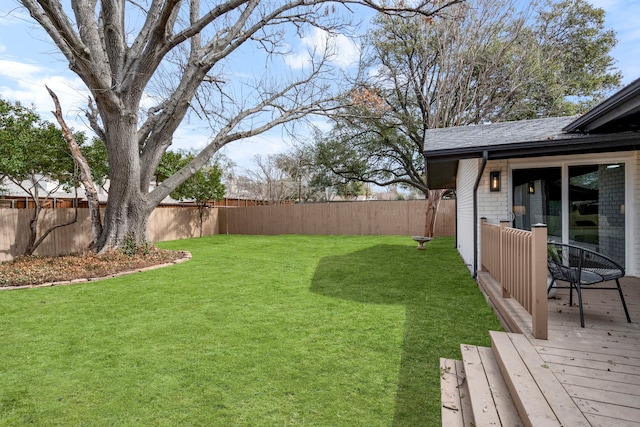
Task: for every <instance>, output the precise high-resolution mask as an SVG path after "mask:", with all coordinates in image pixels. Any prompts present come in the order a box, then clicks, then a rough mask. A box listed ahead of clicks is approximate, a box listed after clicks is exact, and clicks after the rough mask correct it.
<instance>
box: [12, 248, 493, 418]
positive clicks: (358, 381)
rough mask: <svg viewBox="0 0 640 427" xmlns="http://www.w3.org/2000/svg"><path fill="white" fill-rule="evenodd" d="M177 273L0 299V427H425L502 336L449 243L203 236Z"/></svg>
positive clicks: (17, 293)
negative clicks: (469, 349)
mask: <svg viewBox="0 0 640 427" xmlns="http://www.w3.org/2000/svg"><path fill="white" fill-rule="evenodd" d="M159 246H161V247H163V248H170V249H181V250H188V251H190V252H191V253H192V254H193V259H192V260H190V261H188V262H186V263H183V264H179V265H175V266H172V267H168V268H162V269H158V270H153V271H148V272H145V273H138V274H134V275H129V276H124V277H120V278H115V279H109V280H104V281H99V282H93V283H86V284H78V285H71V286H61V287H53V288H39V289H29V290H20V291H4V292H0V361H1V362H0V425H47V426H49V425H63V426H66V425H71V426H80V425H90V426H94V425H104V426H121V425H126V426H197V425H201V426H225V427H226V426H296V425H300V426H349V427H352V426H435V425H439V424H440V386H439V381H440V378H439V363H438V360H439V357H441V356H444V357H450V358H459V357H460V354H459V344H460V343H462V342H464V343H469V344H482V345H489V337H488V333H487V331H488V330H490V329H494V330H495V329H499V324H498V322H497V320H496V318H495V317H494V316H493V314H492V312H491V310H490V309H489V307H488V306H487V304H486V302H485V301H484V298H483V297H482V295H481V294H480V292H479V290H478V288H477V286H476V285H475V283H474V281H473V280H472V278H471V277H470V275H469V273H468V270H467V269H466V268H465V267H464V265H463V264H462V261H461V260H460V258H459V256H458V254H457V252H456V251H455V249H454V241H453V239H435V240H434V241H432V242H430V243H428V244H426V245H425V246H426V248H427V250H425V251H418V250H416V249H415V247H416V243H415V242H413V241H411V239H410V238H409V237H387V236H380V237H361V236H293V235H289V236H225V235H219V236H211V237H206V238H202V239H192V240H182V241H176V242H166V243H162V244H160V245H159Z"/></svg>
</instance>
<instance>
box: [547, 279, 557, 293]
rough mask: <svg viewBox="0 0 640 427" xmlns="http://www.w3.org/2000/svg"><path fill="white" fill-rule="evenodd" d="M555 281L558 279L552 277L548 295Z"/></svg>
mask: <svg viewBox="0 0 640 427" xmlns="http://www.w3.org/2000/svg"><path fill="white" fill-rule="evenodd" d="M554 283H556V279H551V283H549V287H547V295H549V292H550V291H551V288H553V284H554Z"/></svg>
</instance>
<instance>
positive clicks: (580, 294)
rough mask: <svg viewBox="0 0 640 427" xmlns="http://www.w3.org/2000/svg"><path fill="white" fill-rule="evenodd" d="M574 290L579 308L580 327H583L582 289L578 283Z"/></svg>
mask: <svg viewBox="0 0 640 427" xmlns="http://www.w3.org/2000/svg"><path fill="white" fill-rule="evenodd" d="M572 292H573V291H572ZM576 292H577V293H578V307H579V310H580V327H582V328H584V313H583V312H582V290H581V289H580V285H579V284H577V283H576Z"/></svg>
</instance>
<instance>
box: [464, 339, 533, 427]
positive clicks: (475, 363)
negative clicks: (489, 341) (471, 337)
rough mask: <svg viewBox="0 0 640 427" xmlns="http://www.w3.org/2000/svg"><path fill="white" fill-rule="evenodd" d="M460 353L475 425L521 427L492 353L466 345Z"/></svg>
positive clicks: (488, 350) (485, 348)
mask: <svg viewBox="0 0 640 427" xmlns="http://www.w3.org/2000/svg"><path fill="white" fill-rule="evenodd" d="M460 349H461V351H462V360H463V363H464V370H465V373H466V378H467V384H468V387H469V395H470V399H471V406H472V410H473V418H474V421H475V425H476V426H478V427H480V426H512V427H516V426H524V424H523V422H522V420H521V419H520V417H519V415H518V409H517V408H516V406H515V404H514V402H513V400H512V399H511V396H510V394H509V389H508V388H507V385H506V383H505V381H504V379H503V377H502V374H501V372H500V368H499V367H498V362H497V361H496V359H495V356H494V354H493V351H492V349H490V348H488V347H478V346H474V345H467V344H462V345H461V346H460Z"/></svg>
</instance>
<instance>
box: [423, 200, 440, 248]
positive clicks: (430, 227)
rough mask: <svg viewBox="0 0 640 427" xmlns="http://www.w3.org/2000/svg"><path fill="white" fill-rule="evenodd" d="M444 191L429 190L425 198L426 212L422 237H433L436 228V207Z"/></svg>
mask: <svg viewBox="0 0 640 427" xmlns="http://www.w3.org/2000/svg"><path fill="white" fill-rule="evenodd" d="M443 194H444V190H429V196H428V198H427V211H426V215H425V224H424V236H425V237H433V234H434V232H435V228H436V218H437V216H438V207H439V206H440V200H441V199H442V195H443Z"/></svg>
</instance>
